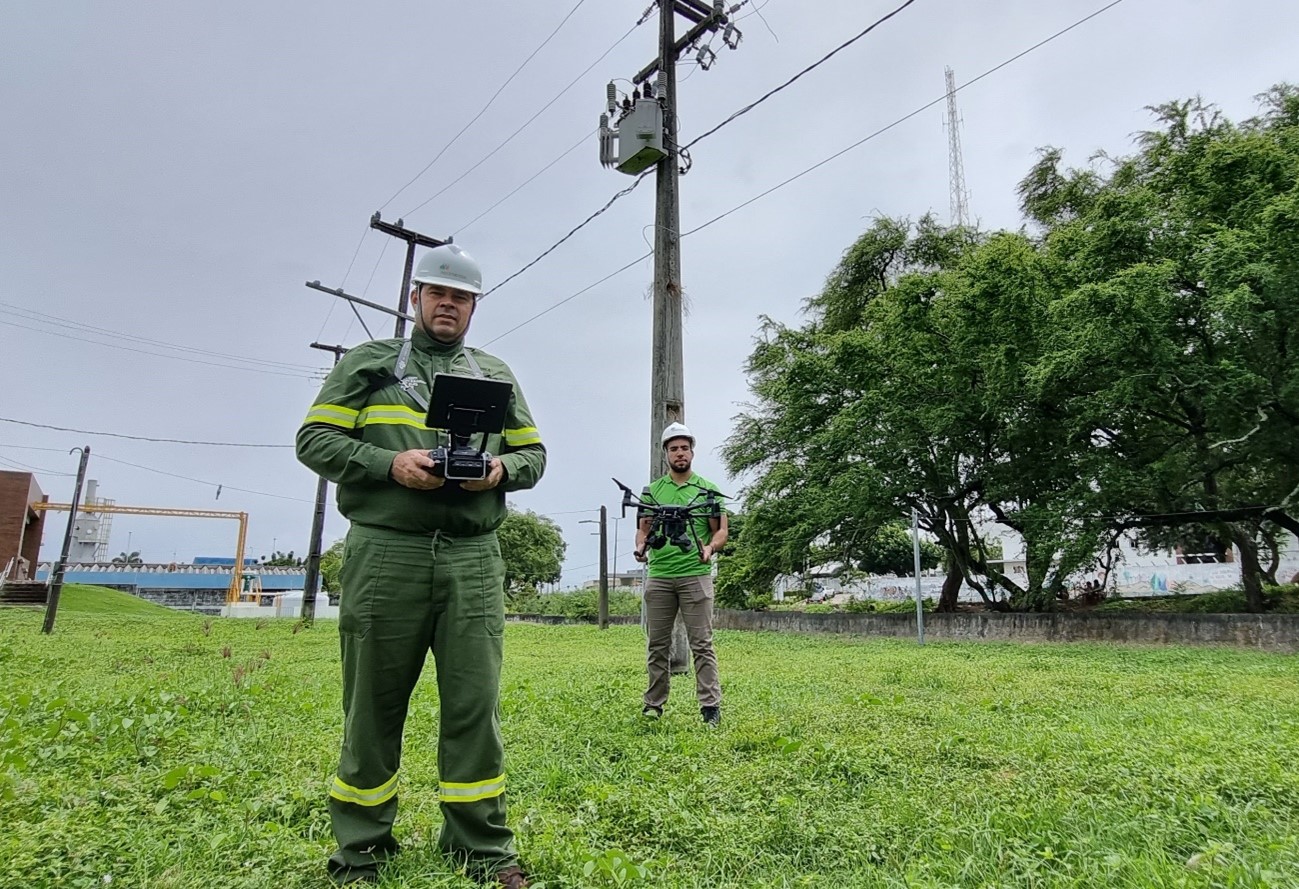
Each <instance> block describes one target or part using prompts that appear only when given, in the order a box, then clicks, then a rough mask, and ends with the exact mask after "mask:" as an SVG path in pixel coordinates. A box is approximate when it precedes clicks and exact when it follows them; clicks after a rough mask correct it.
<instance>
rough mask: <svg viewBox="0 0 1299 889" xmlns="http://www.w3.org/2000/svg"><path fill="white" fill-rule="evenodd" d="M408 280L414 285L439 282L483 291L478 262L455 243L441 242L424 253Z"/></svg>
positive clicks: (462, 288)
mask: <svg viewBox="0 0 1299 889" xmlns="http://www.w3.org/2000/svg"><path fill="white" fill-rule="evenodd" d="M410 280H411V283H412V284H416V285H419V284H441V285H442V286H443V287H454V288H455V289H457V290H467V291H469V292H470V293H473V294H479V293H482V292H483V273H482V271H480V270H479V268H478V263H477V262H475V261H474V258H473V257H472V256H470V255H469V254H468V253H466V252H465V251H464V250H463V249H461V248H460V247H459V246H457V245H455V244H443V245H442V246H441V247H434V248H433V249H432V250H430V251H429V252H428V253H425V254H424V256H423V258H421V259H420V261H419V265H418V266H417V267H416V269H415V273H414V274H413V275H411V276H410Z"/></svg>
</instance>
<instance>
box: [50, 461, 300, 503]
mask: <svg viewBox="0 0 1299 889" xmlns="http://www.w3.org/2000/svg"><path fill="white" fill-rule="evenodd" d="M95 458H96V459H98V460H107V461H108V462H110V463H120V464H122V465H123V466H130V467H132V468H134V469H143V470H144V471H145V472H153V473H157V474H158V475H165V476H169V477H171V478H178V479H182V480H183V481H187V482H195V483H196V484H200V485H207V486H208V487H212V488H216V489H217V490H218V491H222V490H224V491H239V492H240V493H243V494H256V495H257V496H259V497H274V498H275V499H277V500H292V501H294V502H296V503H312V502H313V501H311V500H306V499H303V498H302V497H289V496H287V495H285V494H271V493H268V492H266V491H254V490H252V489H250V488H237V487H235V486H234V485H227V484H225V483H224V482H209V481H204V480H203V479H201V478H191V477H190V476H188V475H177V474H176V473H174V472H165V471H163V470H161V469H154V468H153V467H151V466H141V465H140V464H139V463H128V462H127V461H126V460H117V459H114V458H113V457H105V456H104V455H103V454H96V455H95ZM68 474H69V475H72V474H73V473H68Z"/></svg>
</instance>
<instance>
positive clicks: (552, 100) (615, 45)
mask: <svg viewBox="0 0 1299 889" xmlns="http://www.w3.org/2000/svg"><path fill="white" fill-rule="evenodd" d="M640 24H641V23H640V22H637V23H636V24H634V25H632V26H631V27H630V28H628V29H627V33H626V34H623V35H622V36H621V37H619V38H618V39H617V40H615V41H614V43H613V45H612V46H610V47H609V48H608V49H606V50H605V51H604V52H603V53H601V54H600V58H598V59H596V60H595V61H594V62H592V63H591V64H589V65H587V66H586V68H585V69H584V70H583V71H582V73H581V74H579V75H577V76H576V77H574V78H573V79H572V80H571V81H569V84H568V86H566V87H564V88H563V89H562V90H560V91H559V92H557V93H555V95H553V96H551V98H550V101H549V102H547V103H546V104H545V105H542V106H541V108H540V109H539V110H538V111H537V112H536V113H535V114H533V115H532V117H529V118H528V119H527V120H525V121H524V122H523V124H522V125H521V126H520V127H519V128H518V129H517V130H515V131H514V132H513V133H510V135H508V136H506V137H505V141H503V142H501V144H500V145H497V146H496V147H495V148H493V149H492V150H491V151H489V152H488V153H487V154H486V155H484V156H483V157H482V158H481V159H480V160H479V161H478V162H477V163H476V164H474V165H473V166H472V167H470V168H469V169H467V170H465V171H464V172H463V173H461V174H460V175H459V176H457V177H456V178H455V179H454V180H452V181H451V182H450V183H449V184H448V185H446V186H444V187H443V188H442V189H441V190H439V191H438V192H437V193H436V194H434V195H432V196H431V197H429V198H428V199H427V200H425V201H423V202H421V203H419V204H417V205H416V206H415V207H412V208H411V209H410V210H409V211H407V212H406V214H405V215H407V216H410V215H411V214H413V213H415V212H416V211H417V210H422V209H423V208H424V206H425V205H427V204H428V203H429V202H431V201H432V200H433V199H434V198H437V197H440V196H441V195H442V194H443V192H446V191H447V190H448V189H450V188H451V187H452V186H454V185H456V184H457V183H459V182H460V181H461V180H462V179H464V178H465V177H466V176H468V175H469V174H470V173H472V172H473V171H474V170H477V169H478V168H479V167H481V166H482V165H483V164H484V163H486V162H487V160H488V159H489V158H491V157H492V156H493V155H494V154H496V152H498V151H500V150H501V149H502V148H504V147H505V146H506V145H509V144H510V143H511V142H513V141H514V138H515V137H516V136H518V135H519V133H522V132H523V131H524V130H526V129H527V128H528V127H529V126H530V125H531V124H532V122H533V121H534V120H536V119H537V118H538V117H540V116H541V115H542V113H543V112H545V111H546V109H548V108H549V107H550V106H551V105H554V104H555V103H556V102H558V101H559V99H560V98H561V97H562V96H563V95H564V94H565V93H567V92H568V91H569V90H570V89H572V88H573V87H574V86H576V85H577V82H578V81H580V80H581V79H582V78H583V77H585V76H586V75H587V74H588V73H589V72H590V71H591V69H592V68H594V67H595V66H596V65H598V64H600V63H601V62H602V61H604V58H605V56H607V55H609V53H611V52H613V51H614V50H615V49H617V48H618V45H619V44H621V43H622V42H623V41H624V40H626V39H627V38H628V37H630V36H631V34H632V32H633V31H635V30H636V29H637V28H638V27H640ZM583 141H585V138H584V140H583ZM572 150H573V149H571V148H570V149H569V151H572ZM567 153H568V152H567V151H566V152H564V154H567ZM562 156H563V155H560V157H562ZM558 159H559V158H556V160H558ZM553 165H554V161H551V163H550V164H547V165H546V167H545V168H544V169H543V170H542V171H541V172H545V170H548V169H550V167H551V166H553ZM537 175H538V176H539V175H541V173H538V174H537ZM533 178H534V179H535V178H536V176H534V177H533ZM528 181H529V182H531V181H532V180H531V179H529V180H528ZM513 193H514V192H510V194H513ZM506 197H509V195H506ZM498 203H499V202H498ZM492 206H493V207H495V206H496V205H495V204H493V205H492ZM490 209H491V208H489V209H488V211H485V213H484V215H486V212H490ZM474 221H475V222H476V221H477V220H474Z"/></svg>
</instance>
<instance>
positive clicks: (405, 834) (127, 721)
mask: <svg viewBox="0 0 1299 889" xmlns="http://www.w3.org/2000/svg"><path fill="white" fill-rule="evenodd" d="M74 598H75V597H74ZM39 625H40V615H39V614H38V613H34V612H31V611H26V610H20V609H7V610H4V611H0V676H2V677H3V683H2V684H0V885H2V886H23V887H47V886H48V887H56V886H57V887H91V886H95V887H104V886H106V885H110V881H109V880H108V879H107V878H109V877H111V885H112V886H118V887H120V886H129V887H166V889H175V887H204V889H207V887H250V889H251V887H277V889H278V887H290V889H293V887H316V886H318V887H324V886H326V885H327V882H326V880H325V877H324V872H323V862H324V858H325V856H326V855H327V854H328V852H329V851H330V849H331V839H330V837H329V827H328V818H327V814H326V808H325V796H324V791H325V786H326V781H327V780H328V778H329V776H330V775H331V774H332V770H333V766H334V764H335V757H336V755H337V744H338V740H339V731H340V718H339V686H338V679H337V661H338V643H337V636H336V631H335V629H334V627H333V626H331V625H329V624H327V623H322V624H321V625H319V626H318V627H317V628H315V629H312V630H306V631H302V632H296V633H295V632H294V630H295V626H294V624H293V623H292V622H288V621H270V622H264V623H260V624H259V623H258V622H253V621H230V620H214V621H209V620H204V619H203V618H199V617H189V616H184V615H179V616H178V615H170V614H164V615H162V616H157V615H148V616H146V615H141V614H125V615H117V616H101V615H93V614H85V613H80V612H78V611H76V610H73V609H69V610H68V611H67V612H66V613H64V614H61V615H60V619H59V624H58V626H57V627H56V630H55V633H54V635H53V636H51V637H43V636H41V635H40V634H39V632H38V629H39ZM717 647H718V653H719V659H720V663H721V669H722V679H723V685H724V688H725V694H726V700H725V704H724V720H725V721H724V723H723V725H722V727H721V728H720V729H718V730H715V731H714V730H709V729H707V728H706V727H705V726H703V725H702V723H701V722H700V720H699V717H698V711H697V709H696V708H695V706H694V701H693V688H692V684H691V681H690V680H689V679H688V678H680V679H678V680H677V681H676V683H675V684H674V687H673V697H672V700H671V701H670V702H669V705H668V710H667V715H666V717H665V719H664V720H663V722H662V723H661V724H644V723H642V722H640V721H639V719H638V716H637V712H638V710H639V698H640V693H641V691H642V688H643V682H644V669H643V662H642V658H643V652H644V641H643V637H642V635H641V632H640V630H639V629H638V628H636V627H613V628H611V629H609V630H607V631H604V632H601V631H599V630H597V629H595V628H594V627H590V626H566V627H539V626H533V625H517V624H511V625H510V626H509V627H508V629H507V640H506V671H505V675H504V677H503V683H504V699H503V706H502V710H503V713H502V724H503V727H504V731H505V734H506V749H507V755H508V758H509V781H510V791H509V794H510V796H509V799H510V820H511V823H512V824H513V825H514V827H515V828H516V830H517V831H518V834H519V843H520V847H521V850H522V853H523V855H524V859H525V862H526V864H527V865H528V866H529V867H530V868H531V869H532V870H533V871H534V873H535V874H536V875H537V882H536V885H538V886H542V887H549V889H555V887H605V886H620V885H624V886H646V887H650V886H653V887H667V889H705V887H707V889H714V887H768V886H788V887H795V886H810V887H933V889H937V887H976V889H993V887H999V889H1012V887H1014V889H1019V887H1032V889H1037V887H1042V889H1046V887H1101V886H1104V887H1133V889H1135V887H1170V889H1171V887H1187V889H1198V887H1204V889H1209V887H1294V886H1299V769H1297V768H1296V765H1295V764H1296V763H1297V762H1299V715H1297V714H1299V670H1297V669H1296V668H1297V667H1299V663H1297V662H1296V659H1295V658H1294V657H1289V656H1279V655H1264V654H1259V653H1255V652H1245V651H1234V650H1221V649H1187V648H1138V647H1117V646H1115V647H1107V646H1044V645H1025V646H1014V645H1003V644H956V643H931V644H929V645H926V646H925V647H924V648H923V649H919V648H917V647H916V646H915V645H914V644H912V643H906V642H900V641H894V640H862V639H832V638H826V639H822V638H812V637H806V636H792V635H790V636H785V635H778V634H766V633H763V634H741V633H729V632H721V633H718V635H717ZM436 718H437V699H436V694H435V688H434V685H433V684H432V683H431V682H427V681H426V682H424V683H422V684H421V687H420V689H419V691H418V692H417V694H416V697H415V700H414V701H413V704H412V710H411V717H410V722H409V725H408V729H407V735H406V757H405V762H404V777H403V784H402V785H401V786H402V797H401V799H402V811H401V814H400V816H399V821H398V837H399V839H400V840H401V842H402V843H403V845H404V847H405V851H404V852H403V854H402V855H401V856H400V857H399V858H398V860H397V861H396V862H395V863H394V864H393V865H392V867H391V868H390V869H389V870H388V871H386V872H385V876H384V880H383V884H382V885H383V886H385V887H403V889H416V887H421V889H422V887H439V889H466V887H468V886H469V885H470V884H469V883H468V882H467V881H466V880H464V879H463V878H462V877H461V876H459V875H457V874H456V873H454V872H453V871H452V870H451V869H450V868H449V867H448V865H447V864H446V863H445V862H444V861H443V859H442V858H441V857H440V856H439V855H438V854H437V852H436V849H435V841H436V836H437V831H438V827H439V820H440V819H439V815H438V809H437V804H436V800H435V787H436V761H435V756H434V753H435V747H436V745H435V743H434V742H433V738H434V737H435V727H436ZM642 874H643V875H642Z"/></svg>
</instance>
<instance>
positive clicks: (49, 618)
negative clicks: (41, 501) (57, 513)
mask: <svg viewBox="0 0 1299 889" xmlns="http://www.w3.org/2000/svg"><path fill="white" fill-rule="evenodd" d="M72 451H81V464H80V465H79V466H78V467H77V487H76V488H75V489H74V490H73V492H72V506H71V508H70V509H69V510H68V529H67V530H66V531H65V532H63V552H62V553H60V554H59V561H58V563H57V564H56V565H55V566H54V570H53V571H51V572H50V592H49V597H48V598H47V599H46V602H45V623H44V624H42V625H41V632H42V633H45V634H46V635H49V634H50V633H52V632H54V618H55V615H57V614H58V612H59V595H60V594H61V593H62V592H63V572H64V571H65V570H66V569H67V566H68V552H69V550H71V549H72V530H73V528H75V527H76V524H77V506H78V505H79V504H80V503H81V485H82V484H83V483H84V482H85V480H86V463H87V462H89V460H90V445H86V446H85V447H80V448H73V449H72ZM72 451H68V453H69V454H71V453H72Z"/></svg>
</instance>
